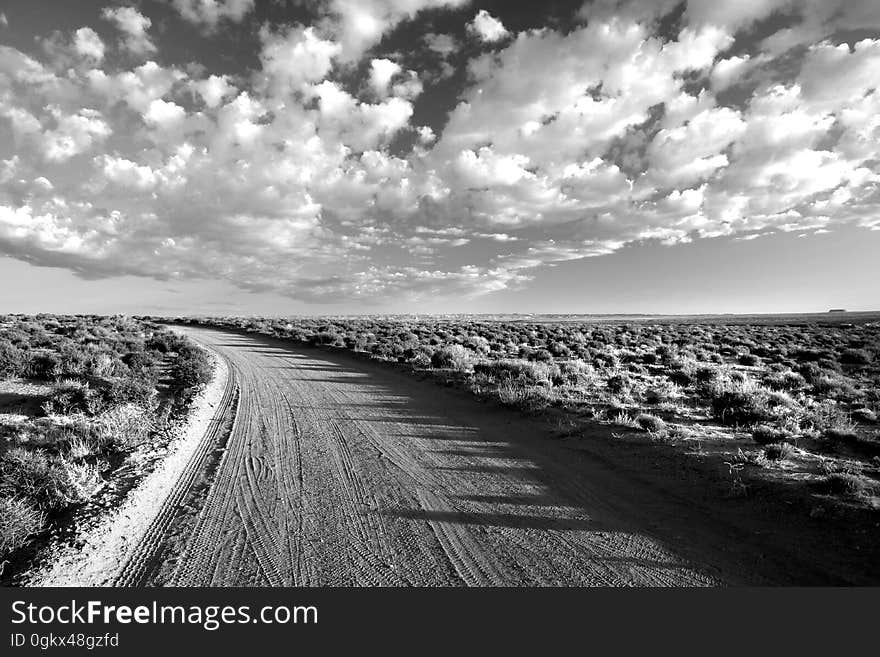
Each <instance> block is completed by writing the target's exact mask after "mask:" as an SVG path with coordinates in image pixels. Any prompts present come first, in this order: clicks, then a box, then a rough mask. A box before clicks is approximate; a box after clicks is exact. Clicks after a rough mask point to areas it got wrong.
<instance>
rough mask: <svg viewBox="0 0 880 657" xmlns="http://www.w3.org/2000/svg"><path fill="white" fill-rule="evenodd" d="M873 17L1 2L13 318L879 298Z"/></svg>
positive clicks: (341, 0) (703, 10) (710, 1)
mask: <svg viewBox="0 0 880 657" xmlns="http://www.w3.org/2000/svg"><path fill="white" fill-rule="evenodd" d="M878 71H880V3H877V2H876V0H743V1H741V2H736V3H719V2H716V1H714V0H687V1H686V2H679V1H675V0H652V1H650V2H648V1H644V0H643V1H636V0H595V1H587V2H583V0H581V1H577V2H574V1H565V0H557V1H550V2H542V3H536V2H522V3H517V2H511V1H509V0H508V1H507V2H503V1H499V2H494V1H492V2H490V1H485V2H484V1H471V0H357V1H355V0H266V1H265V2H263V1H260V0H256V1H255V0H161V1H160V0H153V1H148V0H142V1H140V2H136V1H132V0H128V1H124V2H112V1H110V0H101V1H93V0H78V1H77V2H69V1H63V0H57V1H48V0H46V1H42V2H37V1H35V0H4V1H3V2H2V3H0V281H2V282H3V285H2V287H0V312H87V313H116V312H123V313H129V314H163V315H182V314H260V315H285V314H339V313H345V314H352V313H370V314H373V313H468V312H470V313H479V312H485V313H500V312H520V313H528V312H542V313H726V312H739V313H747V312H785V313H790V312H809V311H822V310H827V309H828V308H831V307H834V308H847V309H850V310H873V309H878V308H880V292H878V290H880V286H878V285H877V282H878V281H880V257H878V256H877V254H878V253H880V214H878V207H880V185H878V183H880V88H878V82H880V73H878Z"/></svg>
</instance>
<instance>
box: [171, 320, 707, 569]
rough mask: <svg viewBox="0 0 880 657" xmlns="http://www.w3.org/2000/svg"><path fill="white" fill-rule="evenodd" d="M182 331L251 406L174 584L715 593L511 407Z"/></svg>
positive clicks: (280, 346) (338, 361)
mask: <svg viewBox="0 0 880 657" xmlns="http://www.w3.org/2000/svg"><path fill="white" fill-rule="evenodd" d="M180 330H181V331H184V332H185V333H186V334H187V335H189V336H190V337H192V338H193V339H195V340H196V341H198V342H200V343H202V344H203V345H205V346H206V347H208V348H210V349H213V350H214V351H215V352H217V353H218V354H220V355H221V356H222V357H223V358H225V359H226V361H227V363H228V365H229V367H230V374H231V375H232V374H234V376H235V379H236V380H237V383H238V386H239V402H238V411H237V416H236V419H235V423H234V426H233V428H232V432H231V434H230V436H229V440H228V443H227V446H226V452H225V454H224V456H223V459H222V461H221V462H220V465H219V466H218V469H217V472H216V476H215V480H214V483H213V485H212V487H211V489H210V491H209V492H208V496H207V498H206V500H205V502H204V506H203V507H202V509H201V511H200V513H199V515H198V518H197V520H196V523H195V527H194V530H193V532H192V534H191V536H190V537H189V538H188V539H187V542H186V544H185V546H184V548H183V551H182V553H181V554H180V557H179V560H178V564H177V568H176V571H175V573H174V575H173V577H172V578H171V580H170V581H169V582H167V583H168V584H172V585H177V586H347V585H354V586H411V585H416V586H484V585H518V586H533V585H539V586H540V585H551V586H552V585H581V586H583V585H605V586H655V585H677V586H682V585H684V586H694V585H712V584H716V583H717V581H716V580H715V579H714V578H713V577H712V576H711V575H710V574H708V573H707V572H706V571H705V570H704V569H702V568H700V567H698V566H694V565H693V564H688V563H685V562H684V560H683V559H681V558H680V557H678V556H676V554H674V553H673V552H672V551H670V550H669V549H667V548H666V547H664V546H662V545H660V544H659V543H658V542H656V541H655V540H652V539H651V538H649V537H648V536H647V535H646V534H644V533H643V532H641V531H640V530H639V528H638V527H639V523H635V522H634V521H633V520H632V519H631V518H628V517H626V514H625V513H623V514H621V513H620V512H619V510H618V507H615V505H613V504H610V503H609V500H610V499H612V498H614V497H615V496H620V495H624V496H625V495H627V494H628V493H627V490H626V488H625V484H620V485H619V486H618V488H617V489H616V490H615V489H614V488H613V486H615V485H617V484H614V483H610V482H613V481H615V480H613V479H612V480H609V479H608V478H607V477H604V478H603V477H598V478H596V479H591V478H590V476H589V473H585V472H583V469H582V468H581V467H580V466H577V465H572V464H570V463H567V462H566V459H565V458H564V453H561V452H558V450H556V451H554V450H553V449H549V448H548V449H547V450H544V451H543V452H542V451H541V446H542V444H543V445H545V446H549V445H550V442H549V441H547V440H546V439H545V438H543V437H541V436H536V435H535V429H534V427H535V426H536V425H534V424H533V423H530V422H527V421H524V420H522V419H521V418H520V416H519V415H517V414H515V413H511V412H508V411H504V410H500V409H499V410H496V409H490V408H488V406H487V405H483V404H480V403H478V402H476V401H474V400H471V399H468V398H466V397H464V396H462V395H460V394H456V393H454V392H451V391H448V390H445V389H443V388H439V387H437V386H434V385H431V384H429V383H424V382H418V381H416V380H413V379H408V378H406V377H405V376H404V375H402V374H400V373H398V372H394V371H390V370H388V369H387V368H383V367H382V366H380V365H377V364H373V363H369V362H360V361H358V360H355V359H353V358H351V357H350V356H348V355H345V354H338V355H337V354H332V353H329V352H325V351H321V350H317V349H309V348H298V347H296V346H294V345H292V344H287V343H284V342H281V341H279V340H273V339H270V338H265V337H261V336H257V335H242V334H238V333H232V332H225V331H219V330H212V329H202V328H198V329H197V328H193V327H186V328H182V329H180ZM556 453H560V454H562V455H561V456H559V457H557V456H554V454H556ZM548 454H549V456H548ZM609 487H612V488H611V489H609Z"/></svg>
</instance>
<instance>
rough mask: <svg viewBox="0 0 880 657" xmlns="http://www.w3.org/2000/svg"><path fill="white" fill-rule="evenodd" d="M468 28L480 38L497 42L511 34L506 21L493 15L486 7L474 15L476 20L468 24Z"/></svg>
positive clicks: (489, 41)
mask: <svg viewBox="0 0 880 657" xmlns="http://www.w3.org/2000/svg"><path fill="white" fill-rule="evenodd" d="M467 30H468V32H470V33H471V34H473V35H475V36H477V37H478V38H479V39H480V40H482V41H485V42H488V43H495V42H496V41H501V40H502V39H505V38H507V36H508V35H509V34H510V33H509V32H508V31H507V28H505V27H504V23H502V22H501V21H500V20H498V19H497V18H495V17H494V16H492V15H491V14H490V13H489V12H488V11H486V10H485V9H481V10H480V11H478V12H477V15H476V16H474V20H473V21H471V22H470V23H468V24H467Z"/></svg>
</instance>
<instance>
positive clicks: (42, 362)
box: [25, 351, 61, 380]
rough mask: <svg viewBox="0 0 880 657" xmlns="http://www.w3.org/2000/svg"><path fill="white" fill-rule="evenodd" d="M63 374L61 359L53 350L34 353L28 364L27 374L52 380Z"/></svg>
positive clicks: (35, 377)
mask: <svg viewBox="0 0 880 657" xmlns="http://www.w3.org/2000/svg"><path fill="white" fill-rule="evenodd" d="M59 374H61V359H60V358H59V357H58V355H57V354H55V353H54V352H52V351H39V352H36V353H34V354H33V355H32V356H31V358H30V362H29V364H28V370H27V372H26V374H25V375H26V376H29V377H32V378H34V379H47V380H51V379H54V378H55V377H57V376H58V375H59Z"/></svg>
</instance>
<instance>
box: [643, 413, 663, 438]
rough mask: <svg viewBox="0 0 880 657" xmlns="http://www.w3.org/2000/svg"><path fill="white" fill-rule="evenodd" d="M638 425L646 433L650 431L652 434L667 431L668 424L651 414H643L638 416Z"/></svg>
mask: <svg viewBox="0 0 880 657" xmlns="http://www.w3.org/2000/svg"><path fill="white" fill-rule="evenodd" d="M636 424H638V425H639V426H640V427H641V428H642V429H644V430H645V431H650V432H652V433H657V432H660V431H663V430H664V429H666V423H665V422H664V421H663V420H661V419H660V418H659V417H657V416H656V415H651V414H650V413H641V414H640V415H638V416H637V417H636Z"/></svg>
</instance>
